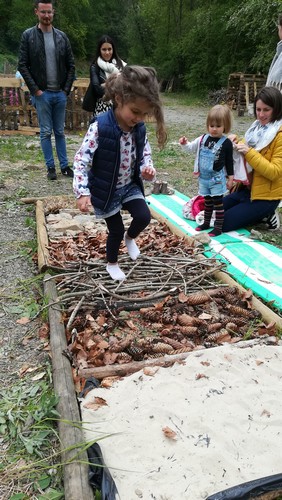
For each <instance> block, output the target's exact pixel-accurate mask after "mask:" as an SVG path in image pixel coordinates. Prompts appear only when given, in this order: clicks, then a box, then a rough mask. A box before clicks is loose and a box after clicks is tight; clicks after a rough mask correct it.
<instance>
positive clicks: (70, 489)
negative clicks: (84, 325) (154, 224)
mask: <svg viewBox="0 0 282 500" xmlns="http://www.w3.org/2000/svg"><path fill="white" fill-rule="evenodd" d="M61 198H62V197H61ZM44 200H45V198H41V199H36V198H29V199H23V200H22V201H23V202H24V203H35V204H36V224H37V240H38V268H39V271H40V272H41V273H46V274H45V277H44V280H43V285H44V295H45V297H46V298H47V301H48V303H49V304H50V306H49V324H50V347H51V356H52V368H53V380H54V390H55V392H56V394H57V395H58V397H59V403H58V406H57V409H58V412H59V414H60V415H61V419H60V420H59V422H58V426H59V436H60V441H61V450H62V462H63V463H64V464H65V465H64V488H65V498H66V499H67V500H77V499H78V498H83V499H84V500H86V499H87V500H88V499H89V500H91V499H93V498H94V496H93V490H92V489H91V487H90V485H89V482H88V463H87V462H88V457H87V452H86V451H81V450H83V446H81V445H82V443H83V431H82V428H81V426H80V412H79V407H78V402H77V397H76V392H75V386H74V381H73V376H72V371H71V366H70V362H69V360H68V359H67V358H66V357H65V356H64V355H63V354H62V353H63V351H65V349H66V348H67V340H66V334H65V328H64V325H63V322H62V311H61V309H60V305H59V303H58V301H57V290H56V285H55V283H54V281H52V280H51V279H50V275H49V274H48V269H50V267H51V264H50V256H49V251H48V232H47V224H46V219H45V212H44ZM46 200H48V198H46ZM150 209H151V212H152V216H153V217H154V218H155V219H157V220H158V221H160V222H163V223H165V224H166V225H167V226H168V227H169V229H170V231H171V232H172V233H174V234H176V235H177V236H180V237H183V234H182V233H181V232H180V231H179V230H177V228H175V227H174V226H173V224H171V223H170V222H169V221H167V220H166V219H165V218H164V217H161V216H160V215H159V214H157V213H156V212H155V211H154V210H153V209H152V208H150ZM186 238H187V240H188V241H189V240H191V237H189V236H186ZM214 278H215V280H217V281H219V282H221V283H224V284H228V285H230V286H235V287H237V288H238V289H239V290H241V291H243V290H244V289H243V287H242V286H241V285H239V284H238V283H236V282H235V281H234V280H233V279H232V278H231V277H230V276H229V275H228V274H227V273H225V272H223V271H216V272H215V273H214ZM253 306H254V308H255V309H256V310H257V311H258V312H259V313H260V314H261V316H262V318H263V319H264V320H265V321H266V322H268V323H270V322H275V323H276V325H277V326H278V328H282V318H281V317H280V316H278V315H277V314H276V313H275V312H274V311H272V310H271V309H269V308H268V307H267V306H266V305H264V304H263V303H262V302H261V301H260V300H259V299H257V298H256V297H253ZM188 356H189V353H182V354H178V355H175V356H167V355H166V356H162V357H161V358H156V359H153V360H147V361H140V362H138V361H137V362H135V363H134V368H132V371H131V373H133V372H134V371H138V370H141V369H143V368H144V367H145V366H148V365H149V366H152V365H159V366H171V365H172V364H173V363H174V362H176V361H179V360H181V359H185V358H186V357H188ZM125 373H127V374H128V373H129V371H128V368H127V367H126V370H125V367H124V366H123V365H120V366H119V369H118V371H117V374H119V375H121V376H123V375H124V374H125ZM91 374H92V375H93V376H95V377H96V378H100V379H102V378H104V377H105V376H107V375H108V373H107V367H100V368H98V369H97V370H96V371H93V370H91ZM72 423H73V424H72Z"/></svg>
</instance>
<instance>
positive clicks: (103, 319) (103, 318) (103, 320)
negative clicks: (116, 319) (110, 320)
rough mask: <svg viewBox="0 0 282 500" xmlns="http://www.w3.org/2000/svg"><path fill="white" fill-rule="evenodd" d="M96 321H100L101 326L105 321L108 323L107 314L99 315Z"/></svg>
mask: <svg viewBox="0 0 282 500" xmlns="http://www.w3.org/2000/svg"><path fill="white" fill-rule="evenodd" d="M96 322H97V323H98V325H99V326H103V325H104V324H105V323H107V319H106V317H105V316H103V315H101V314H100V315H99V316H97V318H96Z"/></svg>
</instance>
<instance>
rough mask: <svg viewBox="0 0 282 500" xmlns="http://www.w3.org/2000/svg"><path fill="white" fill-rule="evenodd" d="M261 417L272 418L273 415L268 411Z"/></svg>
mask: <svg viewBox="0 0 282 500" xmlns="http://www.w3.org/2000/svg"><path fill="white" fill-rule="evenodd" d="M260 416H261V417H268V418H269V417H271V413H270V411H268V410H263V411H262V412H261V414H260Z"/></svg>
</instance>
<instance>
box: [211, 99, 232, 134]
mask: <svg viewBox="0 0 282 500" xmlns="http://www.w3.org/2000/svg"><path fill="white" fill-rule="evenodd" d="M213 123H215V124H216V125H217V126H218V127H221V126H222V125H223V127H224V130H223V131H224V132H225V133H226V134H228V133H229V132H230V130H231V126H232V113H231V109H230V108H229V107H228V106H227V105H226V104H216V105H215V106H213V107H212V108H211V109H210V110H209V112H208V116H207V122H206V125H207V129H208V128H209V125H211V124H213Z"/></svg>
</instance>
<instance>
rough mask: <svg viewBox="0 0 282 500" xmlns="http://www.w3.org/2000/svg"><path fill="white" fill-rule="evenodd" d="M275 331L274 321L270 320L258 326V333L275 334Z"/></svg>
mask: <svg viewBox="0 0 282 500" xmlns="http://www.w3.org/2000/svg"><path fill="white" fill-rule="evenodd" d="M276 333H277V326H276V323H275V321H272V322H271V323H269V324H268V325H265V324H263V325H262V326H260V327H259V328H258V334H259V335H270V336H272V335H276Z"/></svg>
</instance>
